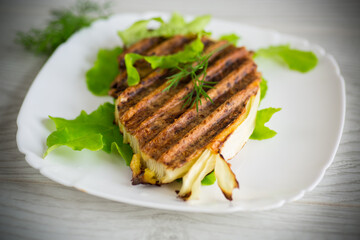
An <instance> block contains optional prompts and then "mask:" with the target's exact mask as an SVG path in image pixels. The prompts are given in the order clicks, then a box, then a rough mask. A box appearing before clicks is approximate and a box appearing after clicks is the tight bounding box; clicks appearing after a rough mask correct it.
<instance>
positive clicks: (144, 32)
mask: <svg viewBox="0 0 360 240" xmlns="http://www.w3.org/2000/svg"><path fill="white" fill-rule="evenodd" d="M151 21H157V22H159V23H163V22H164V21H163V20H162V19H161V18H160V17H155V18H151V19H147V20H140V21H137V22H135V23H134V24H133V25H131V26H130V27H129V28H128V29H126V30H124V31H118V35H119V37H120V38H121V40H122V41H123V43H124V45H126V46H128V45H130V44H132V43H136V42H138V41H140V40H141V39H144V38H148V37H154V36H155V35H154V33H153V32H152V31H149V30H148V24H149V23H150V22H151Z"/></svg>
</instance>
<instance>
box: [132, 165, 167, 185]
mask: <svg viewBox="0 0 360 240" xmlns="http://www.w3.org/2000/svg"><path fill="white" fill-rule="evenodd" d="M144 173H145V170H144V169H142V170H141V172H140V174H138V175H136V176H133V177H132V179H131V184H132V185H140V184H142V185H151V186H158V187H161V185H163V184H162V183H160V182H159V181H158V180H156V183H155V184H151V183H149V182H146V181H145V180H144Z"/></svg>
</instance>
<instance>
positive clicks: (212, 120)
mask: <svg viewBox="0 0 360 240" xmlns="http://www.w3.org/2000/svg"><path fill="white" fill-rule="evenodd" d="M258 88H259V81H255V82H253V83H251V84H249V85H248V86H247V87H246V88H245V89H243V90H241V91H240V92H238V93H236V94H235V95H233V96H232V97H231V98H230V99H228V100H227V101H226V102H224V103H223V104H222V105H221V106H220V107H218V108H217V109H216V110H215V111H213V112H212V113H211V114H210V115H209V116H208V117H206V118H205V119H204V120H203V121H202V122H201V123H200V124H198V125H197V126H196V127H195V128H193V129H192V130H191V131H190V132H188V133H187V134H186V135H185V136H184V137H183V138H182V139H180V141H179V142H177V143H176V144H175V145H173V146H172V147H171V148H170V149H169V150H168V151H166V152H164V153H163V154H162V155H161V157H160V158H159V159H157V161H158V162H160V163H163V164H165V165H167V166H168V167H169V168H178V167H181V166H182V165H183V164H185V163H186V162H187V161H189V160H191V159H192V158H191V156H192V155H193V154H194V153H197V152H198V151H199V149H203V148H204V147H205V146H206V145H207V144H208V143H209V142H210V141H211V140H212V139H213V138H214V137H215V136H216V135H217V134H218V133H220V132H221V131H222V130H223V129H225V128H226V127H227V126H228V125H229V124H230V123H231V122H232V121H234V120H235V119H236V118H237V117H238V116H239V115H240V114H241V113H242V112H243V111H244V110H245V108H244V106H245V103H246V101H247V100H248V99H249V98H250V96H252V95H254V94H256V92H257V91H258Z"/></svg>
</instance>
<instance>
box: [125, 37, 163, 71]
mask: <svg viewBox="0 0 360 240" xmlns="http://www.w3.org/2000/svg"><path fill="white" fill-rule="evenodd" d="M164 40H165V38H163V37H151V38H145V39H143V40H141V41H139V42H137V43H134V44H133V45H131V46H130V47H128V48H126V49H125V50H124V51H123V52H122V53H121V54H120V55H119V57H118V61H119V67H120V69H124V68H125V60H124V57H125V54H127V53H137V54H145V53H146V52H147V51H149V50H150V49H151V48H153V47H155V46H156V45H158V44H160V43H161V42H163V41H164Z"/></svg>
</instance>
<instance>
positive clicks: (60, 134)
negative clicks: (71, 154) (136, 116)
mask: <svg viewBox="0 0 360 240" xmlns="http://www.w3.org/2000/svg"><path fill="white" fill-rule="evenodd" d="M114 108H115V107H114V105H113V104H111V103H105V104H103V105H101V106H100V107H99V108H98V109H97V110H95V111H93V112H92V113H90V114H87V113H86V112H85V111H82V112H81V113H80V115H79V116H78V117H77V118H75V119H73V120H67V119H64V118H56V117H50V118H51V119H52V120H53V121H54V123H55V125H56V131H54V132H52V133H51V134H50V135H49V136H48V138H47V141H46V145H47V147H48V149H47V150H46V152H45V154H44V157H45V156H46V155H47V154H49V153H50V152H51V151H52V150H54V149H56V148H58V147H60V146H68V147H70V148H72V149H73V150H77V151H80V150H82V149H84V148H86V149H89V150H91V151H98V150H104V151H105V152H107V153H110V152H111V149H112V148H116V149H118V151H119V153H120V155H121V156H122V157H123V158H124V159H125V161H126V164H127V165H129V164H130V161H131V157H132V149H131V147H130V146H129V145H127V144H124V143H123V137H122V135H121V134H120V131H119V127H118V126H117V125H115V124H114Z"/></svg>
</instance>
